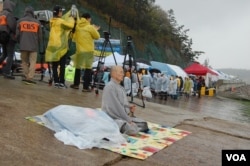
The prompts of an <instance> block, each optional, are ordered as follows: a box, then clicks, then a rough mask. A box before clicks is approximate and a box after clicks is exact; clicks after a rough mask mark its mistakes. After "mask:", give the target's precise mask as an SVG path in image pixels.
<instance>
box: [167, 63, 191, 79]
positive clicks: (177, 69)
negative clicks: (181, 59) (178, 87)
mask: <svg viewBox="0 0 250 166" xmlns="http://www.w3.org/2000/svg"><path fill="white" fill-rule="evenodd" d="M168 65H169V67H170V68H172V69H173V70H174V71H175V72H176V74H177V75H178V76H181V77H182V78H183V79H184V78H185V77H187V76H188V74H187V73H186V72H185V71H184V70H183V69H182V68H181V67H180V66H176V65H172V64H168Z"/></svg>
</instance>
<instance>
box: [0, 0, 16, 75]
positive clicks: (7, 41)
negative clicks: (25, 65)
mask: <svg viewBox="0 0 250 166" xmlns="http://www.w3.org/2000/svg"><path fill="white" fill-rule="evenodd" d="M15 6H16V4H15V3H14V2H12V1H10V0H5V1H4V2H3V11H1V12H0V44H2V49H3V54H2V55H1V57H0V64H2V63H3V61H4V60H5V59H6V58H7V63H6V65H5V66H4V68H3V76H4V78H7V79H15V77H14V76H12V74H11V67H12V64H13V56H14V53H15V45H16V38H15V32H16V18H15V17H14V15H13V10H14V8H15Z"/></svg>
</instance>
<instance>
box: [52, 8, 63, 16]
mask: <svg viewBox="0 0 250 166" xmlns="http://www.w3.org/2000/svg"><path fill="white" fill-rule="evenodd" d="M60 11H64V9H63V7H62V6H60V5H56V6H54V8H53V15H54V16H58V14H59V12H60Z"/></svg>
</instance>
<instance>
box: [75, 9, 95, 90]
mask: <svg viewBox="0 0 250 166" xmlns="http://www.w3.org/2000/svg"><path fill="white" fill-rule="evenodd" d="M99 29H100V27H99V26H95V25H91V16H90V14H89V13H84V14H83V15H82V16H81V18H80V19H79V20H78V21H77V25H76V31H75V33H74V36H73V39H74V41H75V43H76V53H75V54H74V55H72V56H71V59H72V61H73V64H74V67H75V68H76V70H75V77H74V84H72V85H70V87H71V88H73V89H79V84H80V76H81V69H84V76H83V90H82V91H83V92H90V91H91V90H90V89H89V86H90V83H91V80H92V63H93V60H94V40H97V39H99V38H100V34H99V32H98V30H99Z"/></svg>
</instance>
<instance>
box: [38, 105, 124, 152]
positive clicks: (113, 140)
mask: <svg viewBox="0 0 250 166" xmlns="http://www.w3.org/2000/svg"><path fill="white" fill-rule="evenodd" d="M37 117H38V116H37ZM39 118H40V120H41V121H42V122H43V124H44V125H45V126H46V127H48V128H49V129H51V130H53V131H55V132H56V133H55V137H56V138H57V139H58V140H60V141H62V142H64V144H66V145H73V146H76V147H78V148H79V149H91V148H93V147H98V148H103V147H106V146H114V147H115V146H119V145H120V144H122V143H124V142H126V139H125V138H124V137H123V136H122V134H121V133H120V131H119V127H118V126H117V124H116V123H115V122H114V120H113V119H111V118H110V117H109V116H108V115H107V114H106V113H105V112H104V111H101V110H95V109H91V108H84V107H77V106H70V105H59V106H57V107H54V108H52V109H50V110H49V111H47V112H46V113H45V114H43V115H42V116H39ZM103 138H106V139H108V140H109V141H106V140H104V139H103Z"/></svg>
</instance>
